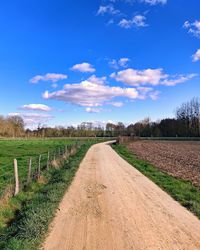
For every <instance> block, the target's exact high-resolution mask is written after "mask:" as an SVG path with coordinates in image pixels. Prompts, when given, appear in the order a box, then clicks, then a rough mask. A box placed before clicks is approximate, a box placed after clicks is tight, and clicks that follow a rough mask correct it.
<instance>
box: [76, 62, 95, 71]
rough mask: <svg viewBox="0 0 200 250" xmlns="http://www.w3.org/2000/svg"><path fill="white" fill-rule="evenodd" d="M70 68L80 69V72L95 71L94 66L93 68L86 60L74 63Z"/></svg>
mask: <svg viewBox="0 0 200 250" xmlns="http://www.w3.org/2000/svg"><path fill="white" fill-rule="evenodd" d="M71 70H74V71H80V72H90V73H92V72H95V71H96V70H95V68H93V66H92V65H91V64H90V63H86V62H83V63H80V64H75V65H74V66H73V67H72V68H71Z"/></svg>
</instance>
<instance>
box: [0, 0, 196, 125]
mask: <svg viewBox="0 0 200 250" xmlns="http://www.w3.org/2000/svg"><path fill="white" fill-rule="evenodd" d="M199 9H200V2H199V1H196V0H191V1H183V0H176V1H172V0H133V1H132V0H102V1H100V0H99V1H94V0H85V1H80V0H79V1H78V0H73V1H71V0H69V1H66V0H65V1H64V0H57V1H53V0H48V1H47V0H42V1H41V0H40V1H39V0H34V1H25V0H23V1H22V0H12V1H11V0H7V1H3V2H2V3H1V8H0V114H1V115H8V114H20V115H21V116H22V117H23V118H24V119H25V122H26V124H27V126H29V127H33V126H36V125H37V124H38V123H41V124H48V125H51V126H54V125H69V124H78V123H80V122H82V121H101V122H107V121H109V120H110V121H113V122H116V121H122V122H124V123H131V122H136V121H138V120H141V119H143V118H144V117H151V118H152V120H157V119H161V118H164V117H172V116H174V110H175V108H176V107H177V106H179V105H180V104H181V103H182V102H184V101H187V100H189V99H191V98H192V97H193V96H199V93H200V86H199V83H200V79H199V78H200V77H199V74H200V14H199Z"/></svg>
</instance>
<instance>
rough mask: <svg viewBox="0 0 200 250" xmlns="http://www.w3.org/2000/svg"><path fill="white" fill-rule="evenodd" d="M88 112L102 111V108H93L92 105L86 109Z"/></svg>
mask: <svg viewBox="0 0 200 250" xmlns="http://www.w3.org/2000/svg"><path fill="white" fill-rule="evenodd" d="M85 111H86V112H87V113H100V112H101V111H102V109H101V108H92V107H87V108H86V109H85Z"/></svg>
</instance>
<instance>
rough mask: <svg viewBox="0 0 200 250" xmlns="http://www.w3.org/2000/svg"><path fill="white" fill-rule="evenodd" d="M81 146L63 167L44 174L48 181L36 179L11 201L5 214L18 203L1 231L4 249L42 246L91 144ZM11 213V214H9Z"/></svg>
mask: <svg viewBox="0 0 200 250" xmlns="http://www.w3.org/2000/svg"><path fill="white" fill-rule="evenodd" d="M92 144H94V142H93V143H91V142H90V143H87V144H84V145H82V146H81V148H80V150H79V151H78V153H77V154H76V155H75V156H73V157H71V158H70V159H69V160H68V162H66V163H65V164H64V166H63V167H62V168H60V169H52V170H51V171H50V172H48V173H47V174H46V176H45V177H44V178H45V180H46V181H44V183H33V184H32V185H31V186H30V187H29V188H28V189H27V190H26V191H25V192H23V193H20V194H19V195H18V196H17V197H15V198H13V199H12V200H11V201H10V206H9V209H7V210H4V216H8V217H9V216H12V213H13V211H14V210H13V209H12V206H15V207H16V208H17V207H18V210H17V212H16V211H15V216H14V217H13V221H11V222H10V225H9V226H8V227H7V228H4V229H3V230H2V232H1V235H0V249H2V250H3V249H5V250H27V249H29V250H32V249H38V248H39V246H40V244H41V242H42V240H43V239H44V237H45V234H46V232H47V230H48V226H49V224H50V222H51V221H52V218H53V217H54V214H55V212H56V209H57V208H58V205H59V202H60V201H61V199H62V197H63V195H64V193H65V191H66V189H67V188H68V187H69V185H70V183H71V182H72V180H73V177H74V176H75V173H76V171H77V169H78V167H79V164H80V162H81V160H82V159H83V157H84V155H85V153H86V152H87V150H88V149H89V147H90V146H91V145H92ZM9 213H11V214H9Z"/></svg>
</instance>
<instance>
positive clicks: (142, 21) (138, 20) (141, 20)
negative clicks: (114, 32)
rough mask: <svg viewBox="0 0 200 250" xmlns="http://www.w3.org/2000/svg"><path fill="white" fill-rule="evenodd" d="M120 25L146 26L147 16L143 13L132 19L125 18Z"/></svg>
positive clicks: (130, 26) (127, 27)
mask: <svg viewBox="0 0 200 250" xmlns="http://www.w3.org/2000/svg"><path fill="white" fill-rule="evenodd" d="M118 25H119V26H120V27H121V28H125V29H131V28H133V27H146V26H148V24H147V23H146V17H145V16H142V15H136V16H134V17H133V18H132V19H125V18H123V19H122V20H121V21H120V22H119V23H118Z"/></svg>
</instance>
